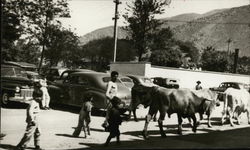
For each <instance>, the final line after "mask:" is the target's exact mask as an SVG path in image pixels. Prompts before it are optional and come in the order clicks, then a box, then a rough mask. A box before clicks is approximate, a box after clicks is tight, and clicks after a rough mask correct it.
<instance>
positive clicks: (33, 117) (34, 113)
mask: <svg viewBox="0 0 250 150" xmlns="http://www.w3.org/2000/svg"><path fill="white" fill-rule="evenodd" d="M42 96H43V92H42V90H41V84H40V83H39V82H35V83H34V91H33V99H32V100H31V102H30V103H29V106H28V108H27V116H26V122H27V127H26V131H25V133H24V136H23V138H22V139H21V141H20V142H19V144H18V145H17V149H18V150H23V149H25V148H26V146H27V144H28V143H29V141H30V140H31V138H32V136H33V135H34V145H35V149H36V150H40V149H41V148H40V135H41V132H40V131H41V130H40V126H39V122H38V114H39V111H40V107H39V103H40V102H41V101H42Z"/></svg>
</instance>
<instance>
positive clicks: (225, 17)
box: [174, 5, 250, 56]
mask: <svg viewBox="0 0 250 150" xmlns="http://www.w3.org/2000/svg"><path fill="white" fill-rule="evenodd" d="M204 16H205V17H201V18H198V19H195V20H193V21H191V22H190V23H186V24H183V25H180V26H177V27H176V28H174V33H175V34H174V35H175V37H176V38H177V39H179V40H182V41H192V42H194V43H195V45H196V46H197V48H199V49H203V48H205V47H207V46H213V47H214V48H215V49H217V50H221V51H227V50H228V43H227V40H228V39H231V40H232V42H231V43H229V49H230V51H234V50H235V49H236V48H239V50H240V53H239V55H240V56H250V5H247V6H242V7H236V8H231V9H226V10H223V11H218V12H216V13H213V14H212V15H204Z"/></svg>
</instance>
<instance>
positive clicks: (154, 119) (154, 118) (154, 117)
mask: <svg viewBox="0 0 250 150" xmlns="http://www.w3.org/2000/svg"><path fill="white" fill-rule="evenodd" d="M156 116H157V112H156V113H155V114H154V116H153V121H156V120H157V119H156Z"/></svg>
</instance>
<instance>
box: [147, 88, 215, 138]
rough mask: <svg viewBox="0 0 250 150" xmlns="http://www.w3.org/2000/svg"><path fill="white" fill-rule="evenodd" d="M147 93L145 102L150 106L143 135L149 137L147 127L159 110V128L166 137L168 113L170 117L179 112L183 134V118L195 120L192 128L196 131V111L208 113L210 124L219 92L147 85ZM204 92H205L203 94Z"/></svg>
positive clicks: (179, 121)
mask: <svg viewBox="0 0 250 150" xmlns="http://www.w3.org/2000/svg"><path fill="white" fill-rule="evenodd" d="M146 89H147V94H146V96H145V97H144V104H147V105H148V106H150V108H149V112H148V114H147V116H146V120H145V126H144V129H143V132H142V134H143V137H144V138H145V139H147V138H148V134H147V128H148V124H149V122H150V120H151V118H152V115H153V114H155V113H156V112H157V111H159V112H160V117H159V119H158V124H159V129H160V133H161V136H162V137H166V134H165V133H164V131H163V124H162V122H163V120H164V118H165V115H166V113H168V116H169V117H170V115H171V114H173V113H177V116H178V133H179V134H182V118H191V119H192V120H193V125H192V130H193V131H194V132H196V128H197V120H196V116H195V113H197V112H198V113H200V114H204V113H205V112H206V113H207V115H209V116H208V118H209V119H208V124H209V126H211V123H210V115H211V113H212V111H213V110H214V108H215V105H216V102H218V100H217V94H216V93H215V92H212V91H210V90H208V89H206V90H202V91H200V92H199V93H197V92H194V91H191V90H189V89H166V88H162V87H151V88H150V87H147V88H146ZM202 93H203V94H202Z"/></svg>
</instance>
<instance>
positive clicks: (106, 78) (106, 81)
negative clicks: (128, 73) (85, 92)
mask: <svg viewBox="0 0 250 150" xmlns="http://www.w3.org/2000/svg"><path fill="white" fill-rule="evenodd" d="M110 80H111V78H110V77H103V78H102V81H103V82H105V83H108V82H109V81H110ZM116 82H118V83H121V81H120V80H116Z"/></svg>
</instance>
